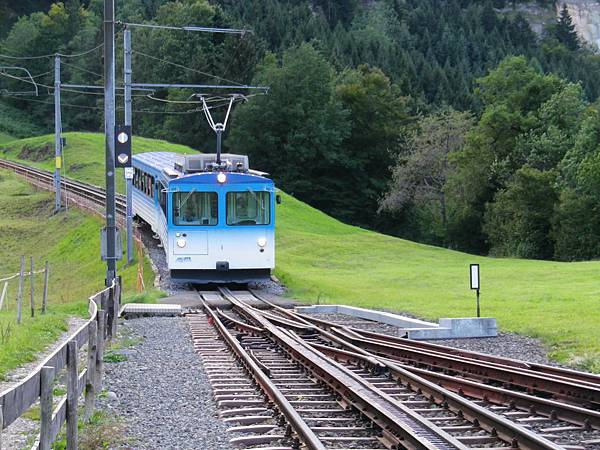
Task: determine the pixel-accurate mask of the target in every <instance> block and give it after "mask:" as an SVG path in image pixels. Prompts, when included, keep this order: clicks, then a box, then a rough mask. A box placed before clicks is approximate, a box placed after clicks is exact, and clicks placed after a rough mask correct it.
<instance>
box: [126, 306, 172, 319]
mask: <svg viewBox="0 0 600 450" xmlns="http://www.w3.org/2000/svg"><path fill="white" fill-rule="evenodd" d="M181 313H182V309H181V305H161V304H147V303H127V304H126V305H123V307H122V308H121V311H120V315H121V316H123V317H127V318H132V317H152V316H163V317H164V316H179V315H180V314H181Z"/></svg>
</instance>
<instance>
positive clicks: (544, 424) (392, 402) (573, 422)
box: [190, 289, 600, 450]
mask: <svg viewBox="0 0 600 450" xmlns="http://www.w3.org/2000/svg"><path fill="white" fill-rule="evenodd" d="M221 295H222V296H223V298H225V299H227V300H228V301H230V302H231V304H232V305H233V309H232V310H228V311H221V310H218V309H215V310H213V309H211V308H209V307H208V306H207V305H205V310H206V311H207V314H209V316H210V317H211V319H210V322H211V323H212V324H215V323H219V324H220V325H219V327H220V329H221V332H220V335H221V338H222V335H223V333H224V332H225V333H227V335H228V336H229V337H230V338H232V339H233V340H234V341H236V342H237V343H238V344H239V345H240V347H241V349H242V350H243V351H245V352H246V353H247V354H248V358H249V359H251V360H253V361H255V363H256V366H257V368H258V369H257V370H258V371H260V372H262V374H263V375H266V378H267V379H268V380H269V381H271V382H274V383H275V384H276V387H277V388H278V389H279V394H281V396H282V398H283V399H284V400H287V401H288V403H289V406H291V407H292V408H293V409H294V410H295V411H296V412H297V413H298V416H299V417H297V419H300V420H299V421H298V422H297V423H296V424H294V425H292V424H291V423H290V424H289V425H288V428H287V431H286V432H284V433H283V434H275V435H276V436H283V437H284V438H285V439H287V441H285V442H286V443H285V444H284V441H283V440H281V441H278V442H275V443H273V442H270V443H268V444H267V443H264V442H263V443H262V444H260V445H259V444H256V442H257V441H254V439H255V438H252V439H249V440H244V438H243V437H240V439H241V440H234V442H235V443H236V444H237V445H239V446H241V447H245V448H280V447H277V445H280V444H281V445H283V447H281V448H286V449H287V448H295V447H294V446H296V447H302V446H304V447H306V448H342V449H350V448H362V449H366V448H369V449H370V448H373V449H378V448H475V449H483V448H492V449H501V448H522V449H528V448H554V449H559V448H564V449H569V450H583V449H586V450H588V449H597V448H600V440H598V439H599V438H600V433H599V431H598V430H599V428H600V422H599V421H598V419H599V418H600V416H599V415H598V413H597V412H595V411H591V410H589V409H585V408H582V407H581V406H575V405H571V404H568V403H564V402H560V401H557V400H553V399H545V398H539V397H536V396H533V395H530V394H527V393H520V392H515V391H511V390H509V389H505V388H499V387H494V386H489V385H485V384H483V383H480V382H478V381H475V380H468V379H460V378H456V377H453V376H451V375H446V374H444V373H436V372H432V371H428V370H426V369H424V368H415V367H412V368H411V367H409V366H407V365H406V364H401V363H399V362H398V361H396V360H394V359H392V358H388V357H381V356H378V355H376V354H374V353H373V352H370V351H368V350H365V349H362V348H361V347H360V346H358V345H356V344H355V343H353V342H350V341H348V340H345V339H343V338H342V337H340V336H338V335H336V334H335V333H333V331H334V330H333V329H334V328H335V327H332V328H333V329H329V330H325V329H322V328H319V327H316V326H315V325H314V324H312V323H310V322H309V321H307V320H304V319H302V318H301V317H300V318H299V317H297V316H294V315H293V314H284V313H283V311H281V310H279V309H278V308H273V309H271V310H267V311H259V310H257V309H255V308H252V307H249V306H247V305H245V304H244V303H243V302H241V301H240V300H239V299H238V298H237V297H240V298H247V297H248V295H251V294H250V293H244V294H243V295H239V296H238V295H235V294H233V293H232V292H231V291H228V290H227V289H221ZM190 317H194V316H193V315H192V316H190ZM190 320H192V319H190ZM207 323H208V322H207ZM192 329H194V327H192ZM213 339H215V340H218V339H217V338H216V337H213ZM200 347H201V345H199V348H200ZM201 351H202V350H199V352H201ZM409 368H410V369H412V370H408V369H409ZM219 370H221V373H220V375H221V376H229V375H228V372H229V368H225V369H219ZM244 371H245V372H246V373H252V371H251V370H249V368H248V367H247V365H245V366H244ZM415 371H416V372H418V373H415ZM225 379H226V378H225ZM225 379H221V380H220V381H221V383H223V382H224V380H225ZM450 381H452V383H454V384H452V383H451V382H450ZM225 384H227V383H225ZM233 388H234V389H235V386H234V387H233ZM245 389H251V392H253V393H256V392H263V394H261V395H262V396H265V398H268V399H270V400H268V402H267V403H268V404H272V405H275V404H276V402H274V401H273V400H272V399H271V397H270V396H269V395H267V394H264V390H263V389H262V388H261V384H260V383H258V382H256V380H254V382H253V383H252V384H251V387H246V388H245ZM248 392H250V391H248ZM219 394H222V392H221V391H219ZM226 395H229V396H230V397H229V399H230V400H231V399H232V398H236V397H235V396H236V393H235V392H230V393H228V394H226ZM253 395H255V394H253ZM251 400H253V401H259V400H257V399H256V398H253V399H251ZM255 406H256V405H255ZM249 408H250V409H251V405H250V406H249ZM274 409H275V411H279V408H278V407H275V408H274ZM236 414H238V413H236ZM248 414H250V415H251V414H252V413H251V411H249V412H248ZM274 414H275V415H277V413H274ZM315 414H320V415H318V416H315ZM279 415H281V413H279ZM245 416H246V414H245V413H244V412H243V411H240V412H239V416H237V417H236V418H235V420H239V421H240V422H244V421H245V420H251V421H252V420H254V419H245ZM283 416H285V414H283ZM286 417H287V416H286ZM260 420H261V421H262V420H265V421H267V422H265V423H269V422H268V420H270V419H260ZM276 423H277V422H275V424H276ZM280 423H281V422H280ZM271 426H274V424H273V423H271ZM275 429H276V428H271V430H275ZM299 429H304V432H305V433H306V434H308V431H307V429H308V430H310V432H312V434H311V436H314V438H316V439H317V440H318V441H319V444H315V443H314V442H313V444H315V447H311V446H310V445H308V444H306V442H305V441H304V440H303V439H302V438H301V437H300V433H299V432H298V431H297V430H299ZM238 430H239V428H238V427H236V426H232V431H231V432H232V433H233V434H235V433H237V432H238ZM250 430H252V426H251V425H250V426H248V427H247V428H244V431H246V432H248V433H253V432H252V431H250ZM271 434H273V433H271ZM284 438H281V437H278V438H277V439H284ZM336 438H337V439H336ZM233 439H237V438H233ZM265 439H270V438H268V437H267V438H265ZM271 444H273V445H271ZM265 445H266V446H268V447H264V446H265ZM286 445H291V447H287V446H286ZM304 447H303V448H304Z"/></svg>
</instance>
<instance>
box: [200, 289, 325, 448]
mask: <svg viewBox="0 0 600 450" xmlns="http://www.w3.org/2000/svg"><path fill="white" fill-rule="evenodd" d="M201 300H202V306H203V307H204V310H205V311H206V312H207V313H208V314H209V315H210V316H211V318H212V321H213V324H214V326H215V327H216V328H217V330H218V331H219V333H220V334H221V336H222V337H223V339H224V340H225V342H227V344H228V345H229V347H230V348H231V349H232V351H233V352H234V353H235V354H236V355H237V356H238V358H239V359H240V361H241V362H242V364H243V365H244V366H245V367H246V369H247V370H248V372H249V374H250V375H251V376H252V377H253V378H254V380H255V381H256V383H257V384H258V386H259V387H260V388H261V389H262V391H263V392H264V393H265V395H266V396H267V397H268V398H269V400H271V401H272V402H273V403H274V404H275V405H277V408H278V409H279V411H280V412H281V413H282V414H283V415H284V416H285V418H286V420H287V421H288V422H289V424H290V426H291V427H292V428H293V430H294V431H295V432H296V434H297V436H298V437H299V439H300V440H301V441H302V442H303V444H304V445H306V447H307V448H308V449H309V450H325V446H324V445H323V444H322V442H321V441H320V439H319V438H318V437H317V435H316V434H314V432H313V431H312V430H311V429H310V427H309V426H308V425H307V424H306V422H305V421H304V420H303V419H302V418H301V417H300V415H299V414H298V412H297V411H296V410H295V409H294V407H293V406H292V405H291V404H290V402H289V401H288V400H287V399H286V398H285V396H284V395H283V394H282V393H281V391H280V390H279V389H278V388H277V386H275V384H273V382H272V381H271V380H270V379H269V377H268V376H267V375H266V374H265V372H264V370H263V367H261V366H259V365H258V364H257V362H256V360H255V358H254V357H252V356H250V355H249V354H248V353H247V352H246V351H245V350H244V349H243V348H242V346H241V345H240V343H239V342H238V341H237V340H236V339H235V338H233V337H232V336H231V334H230V333H229V332H228V331H227V328H226V327H225V325H224V324H223V322H221V320H220V319H219V316H218V315H217V314H216V313H215V312H214V311H213V310H212V309H211V308H210V307H209V306H208V304H207V303H206V302H205V301H204V299H201Z"/></svg>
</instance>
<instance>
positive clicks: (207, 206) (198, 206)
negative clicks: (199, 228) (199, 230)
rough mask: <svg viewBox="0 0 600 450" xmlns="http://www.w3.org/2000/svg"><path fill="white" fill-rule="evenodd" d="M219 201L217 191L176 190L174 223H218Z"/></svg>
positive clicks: (174, 195)
mask: <svg viewBox="0 0 600 450" xmlns="http://www.w3.org/2000/svg"><path fill="white" fill-rule="evenodd" d="M218 217H219V214H218V202H217V193H216V192H193V191H192V192H175V193H174V194H173V223H174V224H175V225H216V224H217V220H218V219H217V218H218Z"/></svg>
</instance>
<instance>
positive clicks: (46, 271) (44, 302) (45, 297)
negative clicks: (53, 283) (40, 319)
mask: <svg viewBox="0 0 600 450" xmlns="http://www.w3.org/2000/svg"><path fill="white" fill-rule="evenodd" d="M49 276H50V267H49V266H48V261H46V266H45V268H44V294H43V297H42V314H45V313H46V309H47V308H48V277H49Z"/></svg>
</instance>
